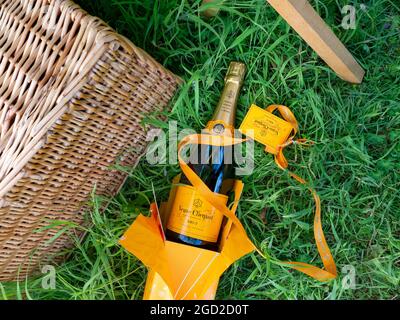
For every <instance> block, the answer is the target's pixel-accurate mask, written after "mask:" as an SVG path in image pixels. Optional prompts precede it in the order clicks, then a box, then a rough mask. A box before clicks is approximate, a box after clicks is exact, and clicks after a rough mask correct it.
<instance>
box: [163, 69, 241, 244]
mask: <svg viewBox="0 0 400 320" xmlns="http://www.w3.org/2000/svg"><path fill="white" fill-rule="evenodd" d="M245 73H246V66H245V65H244V64H243V63H239V62H231V64H230V66H229V70H228V72H227V75H226V77H225V87H224V89H223V92H222V95H221V98H220V101H219V103H218V105H217V108H216V111H215V114H214V116H213V119H212V120H211V121H210V122H209V123H208V126H207V128H208V129H210V130H208V131H207V132H208V134H212V135H225V134H229V135H231V136H233V130H234V126H235V117H236V108H237V103H238V99H239V94H240V89H241V87H242V85H243V80H244V76H245ZM199 148H200V150H201V151H200V152H199V153H198V159H197V160H198V161H194V162H196V163H188V165H189V166H190V168H191V169H192V170H193V171H194V172H196V174H197V175H198V176H199V177H200V178H201V179H202V180H203V181H204V183H205V184H206V185H207V186H208V187H209V188H210V190H211V191H213V192H214V193H215V194H217V196H219V197H221V198H223V199H224V201H225V202H226V203H227V204H228V201H229V199H228V198H229V187H228V188H227V187H226V186H225V182H227V181H228V180H230V181H232V178H234V170H235V168H234V155H233V147H232V146H226V147H216V146H211V145H207V146H201V147H199ZM180 183H182V184H185V185H186V186H185V187H181V188H177V191H176V194H175V201H174V203H173V205H172V208H170V216H169V219H168V223H167V231H166V234H167V238H168V239H169V240H172V241H176V242H180V243H184V244H187V245H192V246H197V247H201V248H204V249H213V250H214V249H216V248H217V243H218V241H219V237H220V233H221V226H222V223H223V221H224V216H223V215H222V213H220V212H218V211H216V210H215V208H213V207H212V205H211V204H210V203H208V202H207V201H206V200H205V199H203V198H201V197H200V196H199V195H198V194H196V192H195V190H194V188H193V187H191V185H190V181H189V180H188V178H187V177H186V176H185V175H184V174H182V178H181V181H180Z"/></svg>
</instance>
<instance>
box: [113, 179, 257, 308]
mask: <svg viewBox="0 0 400 320" xmlns="http://www.w3.org/2000/svg"><path fill="white" fill-rule="evenodd" d="M176 180H177V179H175V182H176ZM178 188H179V186H176V185H174V186H173V188H172V189H171V194H170V197H169V201H168V203H163V204H162V205H161V208H160V210H159V209H158V207H157V205H156V204H155V203H153V204H152V205H151V208H150V211H151V216H150V217H145V216H143V215H139V216H138V217H137V219H136V220H135V222H134V223H133V224H132V226H131V227H130V228H129V229H128V230H127V231H126V232H125V234H124V236H123V237H122V239H121V240H120V244H121V245H122V246H123V247H124V248H125V249H126V250H128V251H129V252H130V253H132V254H133V255H135V256H136V257H137V258H138V259H140V260H141V261H142V262H143V263H144V264H145V265H146V266H147V267H148V268H149V274H148V277H147V282H146V286H145V293H144V299H145V300H165V299H175V300H183V299H186V300H197V299H201V300H203V299H207V300H210V299H214V298H215V294H216V291H217V286H218V282H219V278H220V277H221V275H222V273H223V272H224V271H225V270H226V269H227V268H228V267H229V266H230V265H231V264H232V263H234V262H235V261H237V260H238V259H240V258H241V257H243V256H244V255H246V254H248V253H250V252H252V251H253V250H254V246H253V245H252V244H251V242H249V241H246V240H247V238H246V236H245V234H243V232H241V231H240V230H239V229H238V228H237V227H236V225H234V224H233V223H232V222H231V221H230V220H227V222H226V223H225V224H224V226H223V228H222V231H221V232H222V234H221V238H220V243H219V250H218V251H212V250H206V249H202V248H198V247H194V246H190V245H185V244H181V243H176V242H172V241H169V240H166V239H165V233H164V230H165V225H166V221H167V220H168V215H169V211H168V210H170V208H171V207H172V205H173V203H174V201H175V196H176V190H177V189H178ZM242 190H243V183H242V182H241V181H239V180H235V181H234V182H233V191H234V196H235V201H234V203H233V206H232V209H231V211H232V212H233V213H235V212H236V208H237V205H238V201H239V199H240V196H241V194H242ZM193 192H196V191H195V190H193Z"/></svg>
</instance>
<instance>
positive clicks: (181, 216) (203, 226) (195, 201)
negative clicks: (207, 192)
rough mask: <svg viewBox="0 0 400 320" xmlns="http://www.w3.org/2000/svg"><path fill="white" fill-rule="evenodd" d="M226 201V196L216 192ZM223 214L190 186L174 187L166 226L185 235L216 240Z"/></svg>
mask: <svg viewBox="0 0 400 320" xmlns="http://www.w3.org/2000/svg"><path fill="white" fill-rule="evenodd" d="M217 196H218V197H221V198H223V199H224V201H225V204H226V203H227V202H228V196H226V195H223V194H217ZM223 217H224V216H223V214H222V213H221V212H219V211H218V210H216V209H215V208H214V207H213V206H212V205H211V204H209V203H208V202H207V201H206V200H205V199H204V198H203V197H201V196H200V195H199V194H198V193H197V192H196V190H195V189H194V188H193V187H191V186H178V187H176V194H175V199H174V203H173V204H172V207H171V213H170V217H169V220H168V225H167V228H168V229H169V230H171V231H173V232H176V233H179V234H183V235H185V236H187V237H191V238H195V239H200V240H203V241H208V242H217V241H218V236H219V232H220V229H221V224H222V220H223Z"/></svg>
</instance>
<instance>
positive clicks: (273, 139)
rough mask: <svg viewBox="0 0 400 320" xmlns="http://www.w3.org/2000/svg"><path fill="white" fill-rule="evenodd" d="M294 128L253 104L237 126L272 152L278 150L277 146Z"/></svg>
mask: <svg viewBox="0 0 400 320" xmlns="http://www.w3.org/2000/svg"><path fill="white" fill-rule="evenodd" d="M294 129H295V128H294V127H293V125H292V124H291V123H290V122H287V121H285V120H283V119H282V118H279V117H277V116H275V115H274V114H272V113H271V112H269V111H267V110H264V109H261V108H260V107H257V106H256V105H254V104H253V105H252V106H251V107H250V109H249V112H248V113H247V115H246V117H245V118H244V120H243V122H242V125H241V126H240V128H239V130H240V132H241V133H243V134H244V135H246V136H247V137H249V138H252V139H253V140H255V141H257V142H260V143H261V144H263V145H265V146H266V147H267V151H268V152H270V153H272V154H277V153H278V152H279V147H280V146H281V145H282V144H284V143H285V142H286V141H287V140H288V138H289V136H290V134H291V132H292V131H293V130H294Z"/></svg>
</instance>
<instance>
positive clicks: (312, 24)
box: [267, 0, 365, 83]
mask: <svg viewBox="0 0 400 320" xmlns="http://www.w3.org/2000/svg"><path fill="white" fill-rule="evenodd" d="M267 1H268V2H269V3H270V4H271V6H272V7H273V8H275V10H276V11H277V12H278V13H279V14H280V15H281V16H282V17H283V18H284V19H285V20H286V21H287V23H289V25H290V26H291V27H292V28H293V29H294V30H296V32H297V33H298V34H299V35H300V36H301V37H302V38H303V39H304V40H305V41H306V42H307V43H308V44H309V45H310V46H311V47H312V48H313V49H314V50H315V52H317V54H318V55H319V56H320V57H321V58H322V59H323V60H324V61H325V62H326V63H327V64H328V65H329V66H330V67H331V68H332V69H333V70H334V71H335V72H336V73H337V74H338V76H339V77H341V78H342V79H343V80H346V81H349V82H352V83H361V82H362V80H363V77H364V74H365V72H364V70H363V69H362V68H361V66H360V65H359V64H358V63H357V61H356V60H355V59H354V57H353V56H352V55H351V53H350V52H349V51H348V50H347V49H346V47H345V46H344V45H343V43H342V42H341V41H340V40H339V39H338V38H337V37H336V36H335V34H334V33H333V31H332V30H331V29H330V28H329V26H328V25H327V24H326V23H325V22H324V20H322V18H321V17H320V16H319V14H318V13H317V12H316V11H315V10H314V8H313V7H312V6H311V5H310V4H309V2H308V1H307V0H267Z"/></svg>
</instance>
